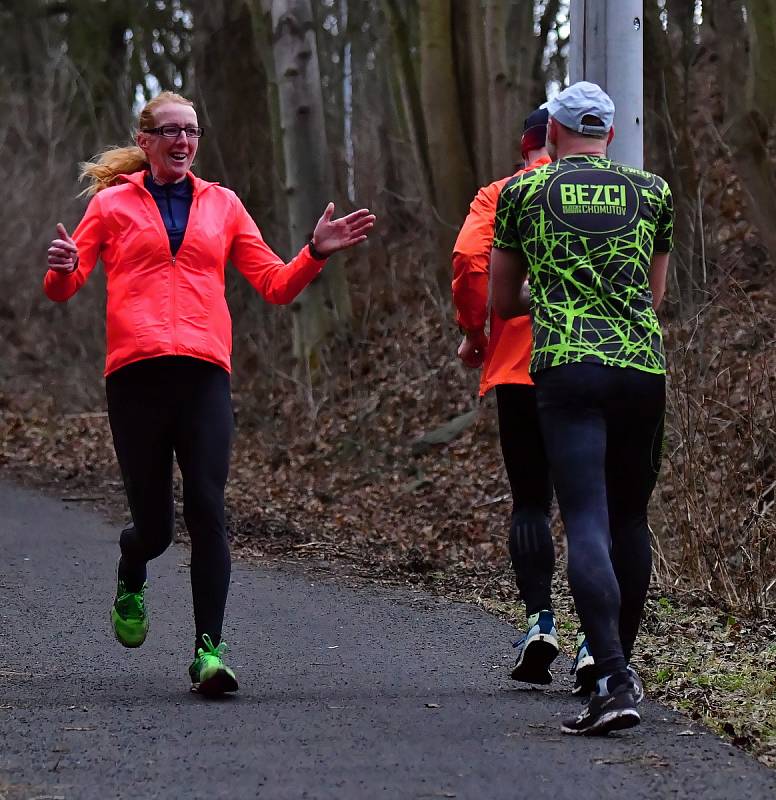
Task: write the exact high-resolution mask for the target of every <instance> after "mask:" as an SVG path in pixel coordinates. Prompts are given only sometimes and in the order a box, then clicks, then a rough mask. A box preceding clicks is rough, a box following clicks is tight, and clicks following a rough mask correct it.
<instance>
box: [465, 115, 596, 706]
mask: <svg viewBox="0 0 776 800" xmlns="http://www.w3.org/2000/svg"><path fill="white" fill-rule="evenodd" d="M547 120H548V113H547V110H546V109H545V108H540V109H537V110H536V111H534V112H533V113H532V114H530V115H529V116H528V118H527V119H526V120H525V123H524V126H523V136H522V139H521V150H522V155H523V159H524V161H525V167H524V168H523V169H521V170H519V171H518V173H516V174H519V173H520V172H523V171H525V170H532V169H537V168H541V167H543V166H544V165H546V164H549V163H551V159H550V156H549V154H548V153H547V149H546V138H547ZM512 177H513V176H511V175H510V176H508V177H506V178H502V179H501V180H498V181H494V182H493V183H491V184H489V185H488V186H485V187H483V188H482V189H480V191H479V192H478V193H477V196H476V197H475V198H474V200H473V201H472V204H471V206H470V210H469V214H468V216H467V217H466V220H465V222H464V224H463V227H462V228H461V231H460V233H459V234H458V239H457V241H456V243H455V248H454V250H453V302H454V304H455V307H456V311H457V314H456V320H457V322H458V325H459V327H460V328H461V330H462V332H463V334H464V338H463V341H462V342H461V344H460V346H459V348H458V357H459V358H460V359H461V361H463V363H464V364H466V366H467V367H472V368H475V369H476V368H478V367H482V378H481V381H480V396H481V397H484V395H485V394H486V393H487V392H488V391H490V390H491V389H493V388H494V387H495V389H496V404H497V406H498V421H499V437H500V440H501V451H502V454H503V457H504V465H505V466H506V470H507V476H508V478H509V485H510V488H511V490H512V500H513V506H512V519H511V525H510V531H509V553H510V557H511V560H512V567H513V569H514V570H515V578H516V581H517V587H518V590H519V592H520V596H521V597H522V599H523V601H524V602H525V610H526V616H527V617H528V628H527V631H526V633H525V635H524V636H522V637H521V638H520V640H518V642H517V643H516V645H515V647H516V648H517V651H518V653H517V661H516V663H515V667H514V669H513V671H512V678H514V679H515V680H519V681H525V682H527V683H540V684H546V683H549V682H550V681H551V680H552V674H551V672H550V670H549V666H550V664H551V663H552V662H553V660H554V659H555V657H556V656H557V655H558V641H557V630H556V627H555V618H554V615H553V612H552V597H551V586H552V576H553V572H554V569H555V548H554V545H553V541H552V534H551V532H550V525H549V514H550V503H551V502H552V482H551V480H550V472H549V465H548V462H547V457H546V455H545V452H544V444H543V442H542V437H541V432H540V429H539V419H538V416H537V410H536V393H535V390H534V386H533V382H532V381H531V378H530V376H529V374H528V365H529V362H530V359H531V322H530V319H529V318H528V316H523V317H515V318H513V319H510V320H508V321H504V320H502V319H501V318H500V317H498V316H497V315H496V314H494V313H492V310H491V309H490V308H489V302H488V277H489V269H490V251H491V246H492V243H493V227H494V222H495V218H496V204H497V202H498V197H499V192H500V191H501V189H502V188H503V187H504V185H505V184H506V183H507V182H508V181H509V180H511V178H512ZM525 288H526V291H525V293H524V301H525V311H526V314H527V313H528V303H527V301H528V292H527V287H525ZM486 322H489V335H488V334H486V333H485V324H486ZM583 639H584V637H582V638H581V639H580V641H579V643H578V646H579V652H578V654H577V659H576V663H575V673H576V684H577V685H576V686H575V693H582V692H583V691H585V690H587V688H588V686H587V684H588V683H589V682H590V681H589V680H588V675H589V676H590V679H591V680H592V665H593V659H592V658H591V657H590V655H589V651H588V650H587V647H586V645H585V643H584V642H583Z"/></svg>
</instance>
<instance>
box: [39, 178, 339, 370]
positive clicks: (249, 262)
mask: <svg viewBox="0 0 776 800" xmlns="http://www.w3.org/2000/svg"><path fill="white" fill-rule="evenodd" d="M145 175H146V173H145V172H135V173H132V174H129V175H124V176H122V178H123V179H124V181H123V182H122V183H121V184H119V185H118V186H113V187H110V188H109V189H103V190H102V191H101V192H99V193H98V194H96V195H95V196H94V197H93V198H92V201H91V202H90V203H89V206H88V208H87V209H86V214H85V215H84V217H83V219H82V220H81V222H80V224H79V225H78V227H77V228H76V230H75V232H74V233H73V239H74V241H75V243H76V245H77V246H78V254H79V262H78V267H77V269H76V270H75V271H74V272H72V273H70V274H69V275H62V274H60V273H57V272H54V271H52V270H49V271H48V272H47V273H46V277H45V279H44V283H43V286H44V289H45V292H46V294H47V295H48V296H49V297H50V298H51V299H52V300H56V301H58V302H64V301H65V300H67V299H69V298H70V297H72V296H73V295H74V294H75V293H76V292H77V291H78V290H79V289H80V288H81V286H83V284H84V282H85V281H86V279H87V277H88V276H89V273H90V272H91V271H92V270H93V269H94V266H95V264H96V263H97V260H98V259H102V262H103V264H104V266H105V276H106V279H107V290H108V308H107V340H108V341H107V356H106V363H105V374H106V375H109V374H110V373H111V372H114V371H115V370H117V369H119V368H121V367H123V366H126V365H127V364H130V363H132V362H133V361H140V360H142V359H146V358H154V357H156V356H167V355H183V356H193V357H194V358H201V359H204V360H206V361H212V362H213V363H215V364H218V365H220V366H222V367H223V368H224V369H225V370H227V371H230V370H231V359H230V356H231V352H232V320H231V316H230V315H229V309H228V307H227V305H226V298H225V296H224V270H225V268H226V262H227V260H231V261H232V263H233V264H234V265H235V266H236V267H237V269H238V270H240V272H242V274H243V275H245V277H246V278H247V279H248V280H249V281H250V283H251V284H252V285H253V286H254V287H255V288H256V289H257V291H258V292H260V294H261V295H262V296H263V297H264V299H265V300H267V301H269V302H270V303H290V302H291V301H292V300H293V299H294V298H295V297H296V296H297V295H298V294H299V293H300V292H301V291H302V289H304V288H305V286H307V284H308V283H310V281H311V280H312V279H313V278H314V277H315V276H316V275H317V274H318V273H319V272H320V271H321V269H322V268H323V265H324V261H319V260H317V259H314V258H313V257H312V256H311V255H310V251H309V248H307V247H304V248H303V249H302V250H301V252H300V253H299V255H297V256H296V258H294V259H293V260H292V261H291V262H290V263H288V264H285V263H284V262H283V260H282V259H281V258H280V257H279V256H277V255H276V254H275V253H274V252H273V251H272V250H271V249H270V247H269V246H268V245H267V244H266V242H265V241H264V239H263V238H262V236H261V233H260V232H259V229H258V227H257V226H256V223H255V222H254V221H253V220H252V219H251V217H250V215H249V214H248V212H247V211H246V210H245V207H244V206H243V204H242V203H241V202H240V200H239V199H238V198H237V195H235V193H234V192H232V191H230V190H229V189H225V188H223V187H222V186H219V185H218V184H216V183H208V182H207V181H203V180H200V179H199V178H197V177H196V176H195V175H193V174H192V173H189V179H190V180H191V182H192V186H193V197H192V202H191V211H190V213H189V221H188V225H187V226H186V233H185V236H184V238H183V243H182V244H181V246H180V249H179V250H178V252H177V254H176V255H175V256H173V255H172V253H171V251H170V244H169V239H168V236H167V231H166V230H165V227H164V223H163V222H162V217H161V214H160V213H159V209H158V208H157V205H156V201H155V200H154V199H153V197H152V196H151V193H150V192H149V191H148V190H147V189H146V188H145V186H144V185H143V180H144V178H145Z"/></svg>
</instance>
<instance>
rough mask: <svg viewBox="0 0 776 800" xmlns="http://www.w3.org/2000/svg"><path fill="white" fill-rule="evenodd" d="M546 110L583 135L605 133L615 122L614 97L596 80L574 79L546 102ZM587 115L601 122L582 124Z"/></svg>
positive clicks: (562, 123) (600, 134)
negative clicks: (594, 81)
mask: <svg viewBox="0 0 776 800" xmlns="http://www.w3.org/2000/svg"><path fill="white" fill-rule="evenodd" d="M547 110H548V111H549V112H550V116H551V117H553V118H554V119H556V120H557V121H558V122H560V124H561V125H565V126H566V127H567V128H570V129H571V130H572V131H576V132H577V133H581V134H582V135H584V136H603V135H605V134H607V133H609V130H610V129H611V127H612V124H613V123H614V103H613V102H612V98H611V97H609V95H608V94H607V93H606V92H605V91H604V90H603V89H602V88H601V87H600V86H599V85H598V84H597V83H590V82H589V81H579V82H578V83H572V84H571V86H569V87H568V88H567V89H564V90H563V91H562V92H561V93H560V94H557V95H556V96H555V97H553V98H552V100H550V101H549V102H548V103H547ZM587 116H592V117H598V119H600V120H601V122H602V124H601V125H585V124H583V122H582V120H583V119H584V118H585V117H587Z"/></svg>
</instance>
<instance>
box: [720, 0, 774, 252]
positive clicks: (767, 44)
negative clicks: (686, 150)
mask: <svg viewBox="0 0 776 800" xmlns="http://www.w3.org/2000/svg"><path fill="white" fill-rule="evenodd" d="M775 6H776V4H775V3H774V2H773V0H748V3H747V15H746V20H745V19H744V16H743V14H742V13H741V8H740V5H739V4H736V3H727V2H725V0H717V2H716V3H715V5H714V17H715V23H716V25H717V35H718V42H719V46H718V48H717V54H718V61H717V63H718V65H719V69H720V76H721V83H722V85H723V87H724V90H725V95H724V100H725V125H724V128H723V135H724V139H725V142H726V143H727V144H728V146H729V147H730V150H731V154H732V156H733V164H734V166H735V170H736V172H737V174H738V176H739V177H740V178H741V182H742V184H743V188H744V191H745V193H746V195H747V196H748V198H749V201H750V202H749V215H750V217H751V219H752V220H753V221H754V223H755V225H756V226H757V228H758V231H759V233H760V238H761V241H762V243H763V245H764V246H765V248H766V250H767V251H768V254H769V256H770V260H771V262H772V263H776V227H774V224H773V220H774V219H776V174H774V168H773V163H772V161H771V159H770V156H769V152H768V139H769V138H770V136H771V133H772V129H773V123H774V115H775V114H776V99H775V98H774V95H773V92H774V85H775V83H776V75H775V74H774V72H775V71H776V8H775ZM731 41H734V42H745V43H746V45H747V54H748V59H747V60H744V59H742V58H741V52H740V50H739V49H738V48H733V47H730V46H729V45H730V42H731Z"/></svg>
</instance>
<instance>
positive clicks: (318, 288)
mask: <svg viewBox="0 0 776 800" xmlns="http://www.w3.org/2000/svg"><path fill="white" fill-rule="evenodd" d="M312 20H313V16H312V8H311V6H310V0H273V2H272V31H273V46H272V51H273V56H274V61H275V71H276V75H277V81H278V89H279V94H278V96H279V103H280V127H281V131H282V136H283V153H284V157H285V167H286V170H285V172H286V194H287V197H288V220H289V223H288V224H289V233H290V242H291V248H292V250H293V251H294V252H296V251H298V250H300V249H301V248H302V246H303V245H304V244H305V242H307V241H308V240H309V239H310V237H311V235H312V232H313V229H314V227H315V223H316V222H317V220H318V217H319V216H320V215H321V213H322V211H323V209H324V208H325V206H326V203H327V202H328V200H329V199H330V198H331V196H332V195H331V192H332V189H331V187H332V181H331V173H330V169H329V152H328V146H327V142H326V131H325V123H324V113H323V97H322V94H321V76H320V69H319V65H318V50H317V45H316V41H315V31H314V28H313V23H312ZM325 290H327V291H325ZM327 295H328V300H329V302H328V303H327ZM291 308H292V311H293V317H294V355H295V357H296V359H297V363H298V364H299V366H300V367H301V368H302V370H303V373H307V372H308V370H309V371H310V372H312V373H315V372H317V369H318V364H319V348H320V345H321V344H322V342H323V340H324V338H325V337H326V335H327V334H328V333H329V332H330V331H331V330H332V329H333V327H334V326H335V322H339V323H346V322H349V321H350V318H351V316H352V310H351V305H350V295H349V291H348V286H347V279H346V277H345V274H344V270H343V269H342V266H341V265H339V264H337V263H332V264H329V265H327V267H326V269H325V270H324V272H322V273H321V275H320V276H319V277H318V278H317V279H316V280H314V281H313V282H312V283H311V284H310V286H308V287H307V288H306V289H305V290H304V291H303V292H302V294H301V295H300V296H299V298H298V299H297V300H296V301H295V302H294V303H293V305H292V307H291Z"/></svg>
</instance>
